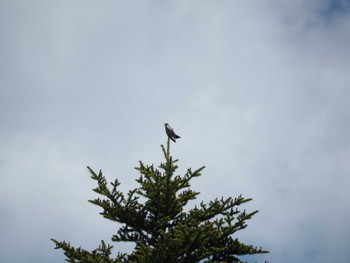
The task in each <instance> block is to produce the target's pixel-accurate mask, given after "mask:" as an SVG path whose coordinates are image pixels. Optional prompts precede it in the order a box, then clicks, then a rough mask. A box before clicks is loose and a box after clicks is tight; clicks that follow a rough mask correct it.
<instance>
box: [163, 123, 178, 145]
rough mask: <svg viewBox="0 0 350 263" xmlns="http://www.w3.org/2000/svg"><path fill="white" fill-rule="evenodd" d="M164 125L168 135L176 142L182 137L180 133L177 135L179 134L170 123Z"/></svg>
mask: <svg viewBox="0 0 350 263" xmlns="http://www.w3.org/2000/svg"><path fill="white" fill-rule="evenodd" d="M164 125H165V132H166V134H167V135H168V137H169V138H170V139H171V140H172V141H173V142H176V139H179V138H181V137H180V136H179V135H177V134H176V133H175V132H174V129H173V128H171V127H170V125H169V124H167V123H164Z"/></svg>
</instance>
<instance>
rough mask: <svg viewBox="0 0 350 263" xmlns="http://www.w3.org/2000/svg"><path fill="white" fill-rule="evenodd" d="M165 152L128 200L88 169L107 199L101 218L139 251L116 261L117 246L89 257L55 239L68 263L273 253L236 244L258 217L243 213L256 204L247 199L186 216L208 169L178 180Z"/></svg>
mask: <svg viewBox="0 0 350 263" xmlns="http://www.w3.org/2000/svg"><path fill="white" fill-rule="evenodd" d="M161 148H162V151H163V154H164V158H165V161H164V162H163V163H161V164H160V165H159V167H157V168H155V167H154V165H150V166H149V165H145V164H144V163H142V162H141V161H140V163H139V166H138V167H136V168H135V169H137V170H138V171H139V172H140V177H139V178H138V179H137V180H136V181H137V183H138V184H139V187H138V188H136V189H133V190H130V191H129V192H128V193H127V194H126V195H124V194H123V193H122V192H121V191H119V190H118V186H119V185H120V183H119V181H118V180H117V179H116V180H115V181H114V182H111V183H110V186H109V185H108V183H107V181H106V179H105V177H104V176H103V174H102V172H101V170H100V171H99V172H98V173H95V172H94V171H93V170H92V169H91V168H90V167H88V170H89V172H90V174H91V178H92V179H93V180H95V181H96V182H97V187H96V188H94V189H93V191H95V192H96V193H98V194H99V195H101V196H102V198H96V199H94V200H89V202H91V203H92V204H95V205H98V206H100V207H101V208H102V212H101V213H100V214H101V215H102V216H103V217H104V218H107V219H109V220H112V221H114V222H118V223H120V224H121V228H120V229H119V230H118V231H117V233H116V234H114V235H113V236H112V241H114V242H133V243H134V244H135V249H134V251H133V252H132V253H130V254H122V253H119V252H118V254H117V256H115V257H112V256H111V255H112V248H113V246H111V245H109V244H106V243H105V242H104V241H102V243H101V245H100V246H99V247H98V248H97V249H95V250H93V251H91V252H89V251H86V250H84V249H82V248H80V247H79V248H75V247H73V246H71V245H70V243H67V242H65V241H63V242H60V241H57V240H55V239H52V241H53V242H54V243H55V245H56V247H55V248H56V249H62V250H63V251H64V254H65V256H66V261H67V262H81V263H85V262H87V263H90V262H91V263H117V262H118V263H119V262H135V263H151V262H153V263H165V262H169V263H172V262H174V263H175V262H179V263H180V262H181V263H194V262H242V261H241V260H240V259H239V258H238V257H239V256H242V255H248V254H257V253H267V251H264V250H262V249H261V248H257V247H254V246H252V245H246V244H243V243H242V242H240V241H239V240H238V239H237V238H234V234H235V233H236V232H237V231H239V230H242V229H244V228H246V226H247V223H246V221H247V220H249V219H251V218H252V216H253V215H255V214H256V213H257V212H258V211H253V212H250V213H247V212H246V211H245V210H243V211H241V210H240V209H238V207H239V206H240V205H242V204H244V203H246V202H249V201H251V199H247V198H244V197H242V196H241V195H239V196H237V197H236V198H232V197H229V198H223V197H222V198H220V199H218V198H217V199H215V200H213V201H210V202H209V203H204V202H201V203H200V205H198V206H194V207H193V208H192V209H186V210H188V211H187V212H186V211H185V210H184V208H185V206H186V205H187V204H188V203H189V201H191V200H194V199H196V198H197V196H198V194H199V192H196V191H193V190H192V189H190V180H191V179H192V178H194V177H199V176H200V175H201V172H202V170H203V169H204V168H205V167H204V166H203V167H201V168H199V169H197V170H195V171H192V170H191V168H189V169H188V170H187V172H186V174H185V175H183V176H180V175H176V169H177V168H178V166H177V162H178V160H177V159H175V160H174V159H173V157H172V156H171V155H170V139H168V142H167V148H166V149H165V147H164V146H163V145H162V146H161Z"/></svg>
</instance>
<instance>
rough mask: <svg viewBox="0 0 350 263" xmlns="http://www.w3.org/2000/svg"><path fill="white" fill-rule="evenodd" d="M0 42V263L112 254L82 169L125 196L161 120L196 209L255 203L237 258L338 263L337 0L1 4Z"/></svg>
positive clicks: (343, 172) (343, 91) (344, 251)
mask: <svg viewBox="0 0 350 263" xmlns="http://www.w3.org/2000/svg"><path fill="white" fill-rule="evenodd" d="M0 38H1V41H0V123H1V126H0V127H1V129H0V179H1V184H0V230H1V235H0V262H7V263H21V262H29V263H32V262H36V263H43V262H54V263H56V262H64V255H63V252H62V250H54V244H53V243H52V242H51V241H50V238H55V239H58V240H66V241H69V242H71V244H72V245H74V246H76V247H78V246H82V247H83V248H85V249H88V250H92V249H95V248H96V247H97V246H98V245H99V244H100V240H105V241H107V242H109V243H112V242H111V241H110V238H111V236H112V235H113V233H115V232H116V229H117V228H118V226H117V225H115V224H113V222H110V221H107V220H105V219H103V218H102V217H101V216H100V215H99V212H101V210H100V209H99V208H98V207H96V206H94V205H92V204H90V203H88V202H87V200H89V199H93V198H95V197H97V196H96V194H95V193H94V192H93V191H92V188H93V187H95V183H94V181H92V180H91V178H90V177H89V173H88V170H87V169H86V166H90V167H91V168H93V169H95V170H96V171H98V170H99V169H102V171H103V172H104V175H105V176H106V178H107V180H109V181H113V180H114V179H115V178H118V180H119V181H120V182H121V184H122V185H121V188H120V189H121V190H122V191H124V192H126V191H127V190H129V189H132V188H135V187H137V183H136V182H135V179H137V178H138V176H139V174H138V173H137V171H136V170H135V169H134V167H136V166H137V165H138V161H139V160H142V161H143V162H144V163H146V164H155V165H158V164H159V163H160V162H162V161H163V156H162V152H161V148H160V145H161V144H165V143H166V139H167V138H166V135H165V131H164V123H165V122H168V123H169V124H170V125H171V126H172V127H174V129H175V132H176V133H178V134H179V135H180V136H181V139H179V140H178V142H177V143H176V144H172V146H171V147H172V148H171V150H172V155H173V156H174V157H175V158H178V159H179V169H178V173H179V174H183V173H184V172H185V171H186V170H187V168H189V167H192V168H193V169H195V168H199V167H201V166H203V165H205V166H206V169H205V170H204V171H203V174H202V177H200V178H196V179H194V180H193V181H192V189H193V190H196V191H200V192H201V194H200V195H199V196H198V201H202V200H204V201H209V200H212V199H214V198H215V197H221V196H224V197H229V196H232V197H235V196H238V195H239V194H242V195H243V196H244V197H247V198H252V199H253V200H252V201H251V202H250V203H248V204H246V205H244V207H242V208H243V209H246V210H247V211H254V210H259V213H258V214H257V215H255V216H254V217H253V219H252V220H250V221H249V222H248V227H247V228H246V229H244V230H243V231H241V232H239V233H238V235H237V237H238V238H239V239H240V241H242V242H244V243H247V244H253V245H255V246H262V247H263V248H264V249H266V250H269V251H270V253H269V254H263V255H256V256H249V257H246V258H244V259H245V260H247V261H248V262H264V261H265V260H267V261H269V262H270V263H271V262H284V263H289V262H290V263H292V262H299V263H303V262H305V263H306V262H308V263H310V262H338V263H342V262H344V263H345V262H349V258H350V250H349V243H350V225H349V222H350V205H349V201H348V200H350V191H349V189H350V162H349V156H350V141H349V134H350V103H349V101H350V89H349V88H350V74H349V72H350V2H349V1H346V0H334V1H331V0H317V1H316V0H293V1H285V0H267V1H259V0H252V1H234V0H231V1H228V0H221V1H208V0H201V1H189V0H176V1H175V0H163V1H159V0H153V1H147V0H146V1H107V0H106V1H92V0H85V1H82V0H74V1H72V0H70V1H68V0H62V1H52V0H45V1H38V0H34V1H26V0H22V1H21V0H3V1H1V3H0ZM189 207H191V205H189ZM114 245H115V252H116V251H121V252H125V251H131V250H132V246H131V245H130V244H114Z"/></svg>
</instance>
